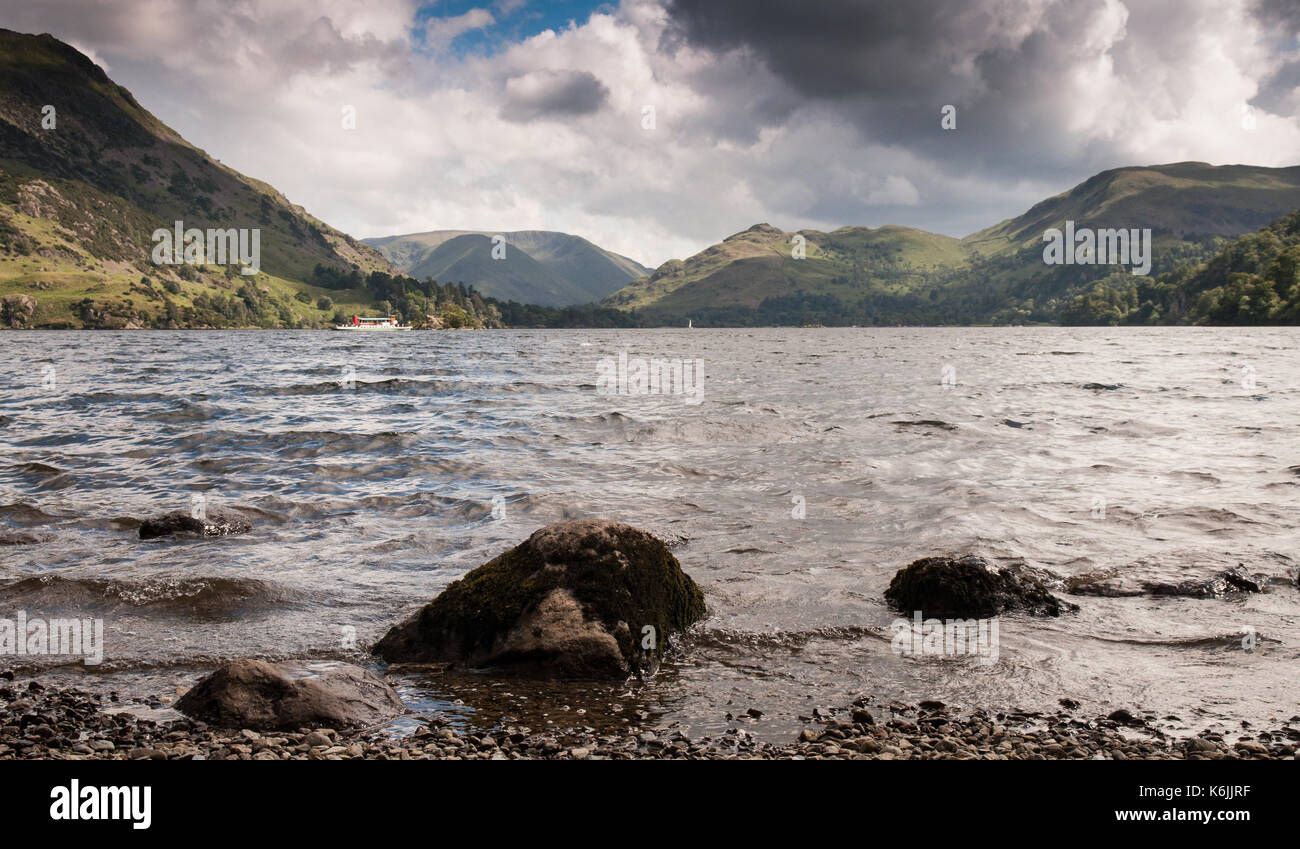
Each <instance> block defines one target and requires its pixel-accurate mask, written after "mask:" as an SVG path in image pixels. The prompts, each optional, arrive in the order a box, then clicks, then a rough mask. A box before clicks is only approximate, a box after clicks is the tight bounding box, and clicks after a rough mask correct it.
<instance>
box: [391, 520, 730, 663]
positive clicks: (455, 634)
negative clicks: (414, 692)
mask: <svg viewBox="0 0 1300 849" xmlns="http://www.w3.org/2000/svg"><path fill="white" fill-rule="evenodd" d="M704 614H705V607H704V595H703V593H701V592H700V589H699V587H697V586H696V585H695V582H694V581H692V580H691V579H690V577H688V576H687V575H686V573H684V572H683V571H682V569H681V566H680V565H679V564H678V562H677V559H676V558H675V557H673V555H672V554H671V553H670V552H669V551H668V548H667V547H666V546H665V545H664V543H663V542H661V541H660V540H659V539H657V538H655V537H654V536H652V535H651V534H648V533H646V532H645V531H641V530H638V529H636V528H633V527H631V526H629V525H624V524H620V523H616V522H610V521H606V520H602V519H582V520H577V521H569V522H560V523H558V524H554V525H550V526H548V527H546V528H543V529H541V530H539V531H537V532H536V533H534V534H533V535H532V536H531V537H529V538H528V539H527V540H526V541H525V542H523V543H521V544H520V545H518V546H516V547H515V548H513V549H511V550H510V551H507V552H506V553H505V554H502V555H501V556H499V557H497V558H495V559H493V560H491V561H489V562H487V563H485V564H483V565H482V566H480V567H478V568H477V569H474V570H473V571H471V572H470V573H469V574H467V575H466V576H465V577H463V578H461V579H460V580H458V581H456V582H454V583H453V584H451V585H450V586H449V587H447V589H445V590H444V591H443V592H442V593H441V594H440V595H439V596H438V597H437V598H435V599H434V600H433V601H432V602H430V603H429V604H427V605H425V606H424V607H423V608H422V609H421V610H420V611H418V612H417V613H416V614H414V615H413V616H411V617H410V618H409V619H407V620H406V621H405V622H403V623H401V624H400V625H398V626H396V627H394V628H393V629H392V630H390V631H389V632H388V634H386V635H385V636H384V638H383V639H382V640H380V641H379V643H378V644H377V645H376V646H375V652H376V653H378V654H379V655H380V656H381V657H383V658H384V659H385V660H387V661H389V662H390V663H397V662H426V663H427V662H448V663H451V664H452V665H453V666H458V667H471V668H474V667H493V668H496V669H500V670H504V671H509V672H512V673H515V674H521V675H534V676H544V677H555V678H586V679H600V678H623V677H626V676H627V675H628V674H629V673H636V674H638V675H643V674H646V673H649V672H653V671H654V669H655V668H656V667H657V665H658V661H659V658H660V657H661V656H662V653H663V649H664V645H665V642H666V640H667V638H668V637H669V636H670V635H672V634H674V633H676V632H678V631H682V630H684V629H685V628H687V627H688V626H689V625H690V624H691V623H692V622H695V621H696V620H698V619H700V618H702V617H703V616H704ZM649 629H653V631H651V630H649ZM651 638H653V639H651Z"/></svg>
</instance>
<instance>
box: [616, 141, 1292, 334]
mask: <svg viewBox="0 0 1300 849" xmlns="http://www.w3.org/2000/svg"><path fill="white" fill-rule="evenodd" d="M1297 207H1300V168H1262V167H1256V166H1244V165H1232V166H1217V167H1216V166H1211V165H1207V164H1205V163H1196V162H1183V163H1175V164H1172V165H1159V166H1148V167H1135V168H1119V169H1114V170H1111V171H1105V172H1102V173H1100V174H1097V175H1096V176H1094V177H1092V178H1090V179H1088V180H1086V181H1084V182H1083V183H1081V184H1079V185H1078V186H1075V187H1074V188H1072V189H1070V190H1069V191H1067V192H1063V193H1061V194H1060V195H1057V196H1055V197H1053V198H1049V199H1047V200H1045V201H1043V202H1041V203H1039V204H1036V205H1035V206H1034V207H1033V208H1031V209H1030V210H1028V211H1027V212H1026V213H1024V214H1023V215H1020V216H1018V217H1016V218H1013V219H1009V220H1007V221H1003V222H1001V223H999V224H997V225H994V226H993V227H989V228H987V229H985V230H981V231H979V232H977V233H973V234H971V235H970V236H967V237H966V238H964V239H962V240H960V241H958V240H956V239H952V238H949V237H946V236H939V235H935V234H932V233H926V232H924V231H920V230H912V229H909V228H902V227H880V228H877V229H875V230H872V229H868V228H861V227H846V228H841V229H840V230H836V231H834V232H833V233H819V232H816V231H803V235H804V236H805V237H806V238H807V240H808V242H807V258H806V259H804V260H794V259H792V258H791V256H790V249H791V244H790V239H791V236H792V234H790V233H785V232H782V231H780V230H778V229H776V228H774V227H770V226H769V225H755V226H754V227H752V228H750V229H749V230H747V231H744V232H743V233H737V234H736V235H734V236H731V237H729V238H727V239H726V240H724V241H723V242H721V243H719V244H717V245H714V246H712V247H710V248H707V249H705V250H704V251H701V252H700V253H698V254H696V255H695V256H692V257H690V258H689V259H687V260H686V261H684V262H683V261H681V260H670V261H669V262H667V263H664V264H663V265H662V266H660V267H659V268H658V269H656V270H655V272H654V273H653V274H651V275H648V276H647V277H644V278H642V279H640V280H637V281H635V282H634V283H632V284H629V285H628V286H626V287H624V288H623V289H621V290H619V291H618V292H616V293H614V294H613V295H611V296H610V297H608V298H606V299H605V301H604V303H605V304H606V305H609V306H615V307H619V308H624V309H638V310H640V311H641V312H642V314H643V315H648V316H655V315H663V316H665V317H666V318H667V317H672V318H674V319H675V318H676V317H679V316H683V315H689V314H690V313H692V312H699V311H700V310H704V309H709V308H718V307H745V308H755V307H757V306H758V305H759V304H761V303H762V302H763V301H764V299H766V298H775V297H781V296H788V295H792V294H795V293H799V294H802V295H833V296H835V297H836V298H838V299H839V300H840V301H842V302H844V303H846V304H852V303H855V302H859V301H861V300H863V299H865V298H868V297H876V296H880V295H899V296H904V297H906V296H911V297H914V298H917V299H919V300H921V301H922V302H924V303H927V304H929V303H935V302H938V303H940V304H942V303H943V302H944V300H945V299H948V300H950V301H952V302H953V303H960V304H962V309H963V310H966V311H968V312H970V311H973V312H976V313H978V315H976V316H973V317H974V319H975V320H990V319H1001V320H1007V319H1008V317H1010V320H1033V319H1034V318H1038V319H1039V320H1046V319H1047V317H1049V316H1050V315H1051V314H1052V311H1054V310H1056V309H1059V307H1060V306H1061V305H1063V304H1064V303H1065V302H1066V300H1067V299H1068V298H1069V297H1070V296H1071V295H1072V294H1073V293H1074V292H1077V291H1081V290H1085V289H1086V288H1088V287H1089V286H1091V284H1092V283H1093V282H1094V281H1095V280H1098V279H1101V278H1103V277H1105V276H1106V275H1107V274H1108V273H1109V272H1111V271H1113V270H1114V269H1113V268H1107V267H1104V266H1099V267H1096V268H1092V267H1080V266H1069V267H1049V266H1045V265H1044V264H1043V262H1042V247H1043V242H1042V234H1043V231H1044V230H1046V229H1047V228H1049V227H1062V226H1064V223H1065V221H1066V220H1073V221H1075V222H1076V224H1077V225H1078V226H1080V227H1083V226H1090V227H1139V228H1144V227H1150V228H1151V229H1152V231H1153V233H1152V236H1153V242H1154V252H1155V255H1156V266H1155V269H1154V272H1153V273H1160V272H1162V271H1166V270H1168V269H1170V268H1172V267H1175V266H1176V265H1178V264H1180V263H1184V262H1195V261H1199V260H1200V259H1202V258H1204V257H1205V256H1206V255H1207V254H1208V253H1209V252H1210V251H1211V250H1213V249H1214V248H1215V247H1217V245H1218V244H1220V243H1221V241H1222V238H1223V237H1230V236H1235V235H1240V234H1242V233H1247V232H1251V231H1254V230H1256V229H1258V228H1260V227H1262V226H1264V225H1265V224H1267V223H1268V222H1269V221H1272V220H1273V219H1275V218H1277V217H1278V216H1279V215H1281V214H1283V213H1285V212H1287V211H1289V210H1292V209H1295V208H1297Z"/></svg>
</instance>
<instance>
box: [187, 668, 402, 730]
mask: <svg viewBox="0 0 1300 849" xmlns="http://www.w3.org/2000/svg"><path fill="white" fill-rule="evenodd" d="M176 709H177V710H179V711H180V712H181V713H183V714H185V715H186V716H188V717H190V718H192V719H197V720H200V721H202V722H207V723H209V724H211V725H217V726H221V727H224V728H249V729H252V730H254V731H267V730H276V729H296V728H303V727H322V726H323V727H328V728H351V727H369V726H373V725H378V724H380V723H382V722H385V721H387V720H389V719H391V718H393V717H395V716H398V715H400V714H402V713H404V712H405V710H406V707H405V705H403V704H402V700H401V699H400V698H398V696H397V693H396V692H394V691H393V688H392V687H390V686H388V685H387V684H385V683H384V681H383V680H382V679H381V678H380V677H379V676H377V675H375V674H374V673H373V672H370V671H369V670H366V669H362V668H361V667H359V666H352V665H350V664H346V663H316V664H311V665H299V664H292V663H267V662H265V661H261V660H236V661H233V662H231V663H227V664H226V665H225V666H223V667H221V668H220V669H218V670H216V671H215V672H213V673H212V674H211V675H209V676H207V677H206V678H204V679H202V680H201V681H199V683H197V684H195V685H194V687H193V688H192V689H191V690H190V691H189V692H187V693H186V694H185V695H184V696H182V697H181V698H180V699H179V700H178V701H177V702H176Z"/></svg>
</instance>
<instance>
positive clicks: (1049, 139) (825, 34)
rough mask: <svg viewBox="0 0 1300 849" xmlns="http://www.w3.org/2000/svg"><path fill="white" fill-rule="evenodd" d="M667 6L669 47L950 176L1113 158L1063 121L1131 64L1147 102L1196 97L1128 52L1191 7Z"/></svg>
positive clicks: (1054, 168)
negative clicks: (816, 106) (763, 75)
mask: <svg viewBox="0 0 1300 849" xmlns="http://www.w3.org/2000/svg"><path fill="white" fill-rule="evenodd" d="M1265 2H1268V3H1273V2H1274V0H1265ZM667 7H668V9H669V12H670V15H671V17H672V20H673V27H672V29H671V30H670V34H669V35H668V36H667V39H668V42H669V43H670V44H671V43H673V42H684V43H688V44H691V45H693V46H695V47H699V48H704V49H708V50H712V51H715V52H733V51H734V52H736V53H739V54H741V55H746V56H749V57H751V58H752V59H753V61H755V62H759V63H761V64H763V65H764V66H766V68H767V69H769V70H770V71H771V72H772V73H773V74H774V75H775V76H776V77H777V78H779V79H780V80H781V81H783V82H784V83H785V84H786V85H787V86H789V87H790V89H791V90H792V91H793V92H795V93H797V94H798V95H800V96H802V97H803V98H805V99H806V100H809V101H817V102H821V103H825V104H828V105H830V106H832V107H834V108H835V109H836V110H837V111H838V112H839V114H841V115H842V116H843V117H844V118H845V119H846V120H849V121H851V122H852V123H853V124H854V125H856V126H857V127H858V128H859V130H860V132H861V134H862V136H863V138H864V140H867V141H871V142H878V143H885V144H893V145H899V146H902V147H905V148H907V149H908V150H910V151H912V152H913V153H915V154H917V155H920V156H924V157H926V158H929V159H932V160H934V161H936V162H938V163H940V167H942V168H944V169H946V170H948V171H949V172H970V171H975V170H978V171H980V172H981V173H985V174H988V175H999V174H1000V175H1020V176H1037V175H1045V174H1049V173H1052V172H1059V171H1060V169H1061V168H1062V166H1063V164H1065V163H1068V167H1069V169H1070V170H1071V171H1072V172H1076V173H1083V172H1085V171H1088V170H1090V169H1095V168H1098V167H1105V166H1108V165H1113V164H1116V163H1114V161H1113V158H1114V157H1113V150H1112V149H1111V144H1112V143H1113V141H1114V139H1113V138H1110V139H1108V138H1106V137H1105V136H1106V133H1105V132H1104V131H1103V132H1101V133H1094V134H1092V135H1089V134H1087V133H1081V132H1079V129H1080V128H1079V123H1080V122H1079V121H1078V120H1076V119H1078V118H1079V116H1080V115H1089V114H1090V113H1092V112H1093V111H1094V109H1093V107H1094V106H1095V102H1089V101H1090V100H1091V101H1095V100H1096V99H1098V98H1105V97H1107V96H1108V92H1107V91H1105V90H1103V87H1105V86H1107V85H1110V84H1112V83H1113V82H1114V80H1115V75H1116V74H1118V75H1121V76H1122V75H1123V74H1125V73H1128V74H1130V77H1129V78H1128V79H1123V80H1120V82H1121V83H1129V84H1130V85H1129V88H1130V89H1133V90H1136V91H1137V92H1138V100H1139V101H1140V100H1141V97H1142V96H1144V95H1143V92H1142V91H1141V89H1142V87H1143V86H1146V87H1148V88H1150V89H1151V90H1150V92H1149V94H1150V100H1151V102H1152V104H1155V105H1161V104H1164V103H1168V102H1174V103H1179V102H1182V101H1185V100H1186V99H1188V98H1191V97H1194V96H1196V92H1194V91H1193V90H1192V87H1191V86H1190V85H1188V84H1187V83H1185V82H1183V81H1182V80H1180V79H1179V77H1178V75H1176V74H1171V75H1168V76H1167V77H1165V78H1163V79H1154V78H1153V77H1152V76H1151V72H1150V69H1148V68H1146V67H1143V66H1142V65H1141V61H1140V60H1141V59H1142V57H1144V56H1146V55H1149V54H1150V53H1151V48H1150V46H1149V44H1148V43H1147V42H1148V40H1149V39H1150V40H1156V41H1159V40H1161V39H1165V40H1167V41H1170V42H1172V43H1174V44H1177V43H1178V39H1179V38H1180V37H1181V36H1182V35H1184V34H1192V35H1199V33H1200V28H1199V23H1200V21H1199V20H1198V18H1197V15H1196V14H1195V10H1194V7H1193V6H1192V5H1191V4H1168V3H1165V2H1163V0H1144V2H1142V3H1136V2H1128V3H1127V4H1119V3H1116V2H1113V0H1069V2H1064V0H933V2H895V0H862V2H850V3H846V2H842V0H840V1H839V2H837V1H836V0H770V2H764V3H761V4H759V3H754V2H751V0H667ZM1139 7H1144V8H1139ZM1165 7H1169V8H1165ZM1135 37H1136V38H1135ZM1134 51H1140V54H1134ZM1130 54H1133V55H1130ZM1180 85H1182V86H1183V87H1184V89H1185V90H1178V86H1180ZM948 104H951V105H953V106H955V107H956V109H957V125H958V133H956V134H945V133H943V132H941V131H940V111H941V109H942V108H943V107H944V106H945V105H948ZM1153 108H1154V107H1153ZM1115 109H1116V115H1115V120H1116V122H1118V121H1120V120H1123V121H1125V122H1129V123H1132V122H1134V121H1135V120H1136V121H1141V120H1142V119H1143V118H1144V116H1143V115H1142V114H1140V113H1139V114H1136V115H1135V114H1126V113H1131V111H1132V110H1131V107H1130V106H1128V105H1125V106H1119V105H1118V104H1117V105H1116V107H1115ZM1088 129H1089V130H1092V129H1093V127H1089V128H1088Z"/></svg>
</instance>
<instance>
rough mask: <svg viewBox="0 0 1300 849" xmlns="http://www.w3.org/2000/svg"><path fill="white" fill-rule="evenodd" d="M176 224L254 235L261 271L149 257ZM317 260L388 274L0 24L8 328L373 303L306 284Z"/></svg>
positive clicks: (321, 320) (182, 322)
mask: <svg viewBox="0 0 1300 849" xmlns="http://www.w3.org/2000/svg"><path fill="white" fill-rule="evenodd" d="M47 107H52V108H53V110H54V111H53V112H52V113H51V112H50V109H49V108H47ZM178 220H179V221H182V222H183V225H184V228H185V229H186V230H188V229H190V228H197V229H199V230H201V231H205V232H206V231H207V230H209V229H210V228H211V229H220V230H223V231H224V230H226V229H230V228H233V229H235V230H245V231H247V232H248V234H249V236H248V239H247V240H246V244H248V246H249V248H250V251H251V247H252V244H251V241H252V237H251V233H252V231H253V230H257V231H259V243H258V245H259V247H260V262H259V263H257V265H258V267H259V270H258V272H257V273H256V274H247V275H246V274H242V273H240V269H239V267H238V266H236V265H235V264H231V263H230V262H227V263H226V264H224V265H218V264H216V263H215V262H211V261H210V262H208V263H207V264H177V265H166V264H156V263H155V262H154V261H153V250H154V247H155V242H154V240H153V238H152V235H153V234H154V232H155V231H156V230H159V229H166V230H171V229H172V227H173V226H174V222H176V221H178ZM250 256H251V253H250ZM205 258H206V259H209V260H211V259H214V257H205ZM318 267H332V268H338V269H342V270H356V271H358V272H362V273H364V272H372V271H381V272H390V271H393V268H392V266H391V265H390V264H389V262H388V261H387V260H386V259H385V258H384V257H383V256H382V255H381V254H380V253H379V252H378V251H376V250H374V249H373V248H371V247H369V246H368V245H364V244H362V243H361V242H359V241H357V240H356V239H353V238H352V237H351V236H348V235H346V234H344V233H341V232H339V231H337V230H335V229H333V228H332V227H330V226H328V225H327V224H325V223H323V222H322V221H320V220H318V219H316V218H313V217H312V216H311V215H309V214H308V213H307V212H306V211H305V210H304V209H303V208H302V207H300V206H295V205H294V204H292V203H290V202H289V201H288V200H287V199H286V198H285V197H284V195H282V194H280V193H279V192H278V191H276V190H275V189H274V188H272V187H271V186H269V185H267V184H266V183H263V182H260V181H258V180H255V179H253V178H251V177H247V176H245V175H243V174H240V173H239V172H237V171H235V170H234V169H232V168H229V167H227V166H225V165H222V164H221V163H220V162H217V161H216V160H214V159H212V158H211V157H209V156H208V155H207V154H206V153H204V152H203V151H202V150H200V149H198V148H196V147H194V146H193V145H191V144H190V143H189V142H187V141H185V139H183V138H181V137H180V136H179V135H178V134H177V133H176V132H175V131H174V130H172V129H170V128H169V127H167V126H166V125H165V124H163V123H162V122H161V121H159V120H158V119H157V118H156V117H155V116H153V115H152V114H150V113H149V112H148V111H147V110H146V109H145V108H144V107H143V106H141V105H140V104H139V103H137V102H136V100H135V98H134V97H133V96H132V95H131V93H130V92H129V91H127V90H126V89H124V88H122V87H121V86H119V85H116V84H115V83H113V81H112V80H110V79H109V78H108V76H107V75H106V74H105V73H104V71H103V70H102V69H101V68H99V66H97V65H95V64H94V63H93V62H92V61H91V60H90V59H88V58H87V57H86V56H84V55H82V54H81V53H80V52H78V51H77V50H76V49H75V48H73V47H71V46H69V45H67V44H64V43H63V42H61V41H59V40H58V39H56V38H54V37H53V36H50V35H39V36H35V35H24V34H21V33H16V32H12V31H10V30H3V29H0V297H3V298H7V299H9V300H8V301H7V302H8V303H9V304H11V305H13V304H19V305H20V306H18V307H14V308H10V307H6V308H5V315H6V320H7V321H8V323H9V325H11V326H14V325H17V326H28V327H35V326H41V327H141V326H174V327H180V326H214V325H215V326H229V325H232V324H233V325H239V326H281V327H283V326H289V327H294V326H322V325H324V324H325V323H327V322H328V321H329V320H330V319H331V314H332V312H333V311H334V310H335V309H336V308H339V307H343V308H347V309H348V310H364V309H368V308H369V307H370V306H371V305H372V304H373V302H374V300H375V299H374V298H373V297H371V295H370V294H369V293H368V292H366V291H365V290H364V289H359V290H354V291H330V290H326V289H324V288H323V287H320V286H316V285H314V284H313V283H312V282H311V280H312V277H313V274H314V272H315V269H317V268H318Z"/></svg>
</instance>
